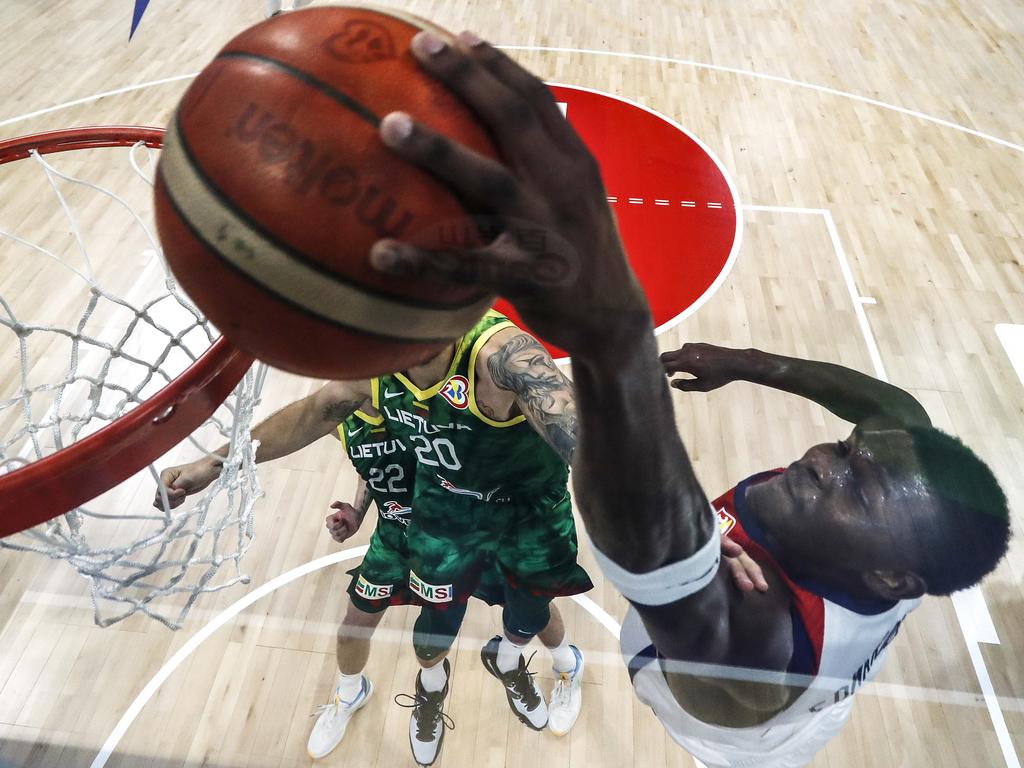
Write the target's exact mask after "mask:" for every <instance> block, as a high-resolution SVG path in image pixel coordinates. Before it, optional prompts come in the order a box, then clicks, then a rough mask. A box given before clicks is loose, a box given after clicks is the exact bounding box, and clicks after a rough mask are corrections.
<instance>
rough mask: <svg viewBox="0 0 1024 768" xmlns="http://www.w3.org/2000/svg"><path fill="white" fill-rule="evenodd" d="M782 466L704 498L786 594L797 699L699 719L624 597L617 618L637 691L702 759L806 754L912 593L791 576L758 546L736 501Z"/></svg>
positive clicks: (894, 627) (731, 761) (866, 671)
mask: <svg viewBox="0 0 1024 768" xmlns="http://www.w3.org/2000/svg"><path fill="white" fill-rule="evenodd" d="M781 471H782V470H775V471H773V472H766V473H762V474H760V475H755V476H754V477H751V478H748V479H747V480H745V481H743V482H742V483H740V484H739V485H737V486H736V487H735V488H734V489H733V490H731V491H729V492H728V493H726V494H725V495H723V496H721V497H720V498H718V499H716V500H715V501H713V502H712V507H713V508H714V510H715V513H716V514H717V516H718V522H719V526H720V528H721V531H722V533H723V534H728V535H729V537H730V538H732V539H733V541H735V542H737V543H738V544H740V545H742V546H743V548H744V549H745V550H746V551H747V553H748V554H749V555H751V556H752V557H753V558H754V559H755V560H756V561H757V562H758V563H759V564H760V565H761V567H762V568H771V569H772V570H773V571H774V572H775V573H777V574H778V575H779V577H780V578H781V579H782V580H783V582H784V583H785V585H786V587H788V589H789V591H790V593H791V595H792V603H791V617H792V624H793V657H792V660H791V662H790V665H789V668H788V669H787V670H785V672H786V673H789V674H793V675H803V676H806V677H809V678H811V679H812V681H811V683H810V685H809V687H808V688H807V690H805V691H804V693H803V694H802V695H800V696H799V698H797V699H796V701H794V702H793V703H792V704H791V705H790V706H789V707H787V708H786V709H785V710H784V711H782V712H779V713H778V714H777V715H775V716H774V717H772V718H771V719H770V720H768V721H767V722H765V723H764V724H762V725H759V726H757V727H756V728H723V727H720V726H713V725H709V724H707V723H703V722H701V721H700V720H697V719H696V718H695V717H693V716H692V715H690V714H689V713H688V712H686V711H685V710H684V709H683V708H682V707H680V706H679V704H678V703H677V702H676V701H675V698H674V697H673V696H672V693H671V691H670V690H669V688H668V684H667V683H666V681H665V676H664V674H663V672H662V669H661V666H660V664H659V663H658V652H657V649H656V648H655V647H654V644H653V643H652V642H651V639H650V637H649V635H648V634H647V631H646V629H645V628H644V625H643V623H642V621H641V620H640V617H639V616H638V615H637V613H636V610H635V609H633V608H632V607H631V608H630V609H629V613H628V615H627V616H626V619H625V621H624V623H623V627H622V635H621V646H622V653H623V658H624V660H625V662H626V664H627V666H628V668H629V671H630V677H631V678H632V680H633V686H634V688H635V689H636V694H637V697H638V698H639V699H640V700H641V701H642V702H644V703H645V704H647V705H648V706H650V707H651V708H652V709H653V710H654V711H655V714H656V715H657V716H658V719H660V720H661V722H662V724H663V725H664V726H665V728H666V730H668V732H669V733H670V734H671V735H672V737H673V738H674V739H675V740H676V741H677V742H678V743H679V744H681V745H682V746H683V747H684V748H686V749H687V750H688V751H689V752H691V754H693V755H694V756H695V757H698V758H699V759H701V760H703V761H704V762H705V763H707V764H708V765H715V766H719V765H720V766H731V767H732V768H740V766H747V765H750V766H755V765H756V766H780V767H781V766H787V767H788V766H799V765H803V764H804V763H805V762H807V761H808V760H810V758H811V757H812V756H813V755H814V753H815V752H816V751H817V750H818V749H820V748H821V746H822V745H824V743H825V742H826V741H827V740H828V739H829V738H831V737H832V736H833V735H835V733H836V732H838V730H839V729H840V728H841V727H842V725H843V723H844V722H845V720H846V718H847V717H848V715H849V710H850V697H851V696H852V695H853V694H854V693H855V692H856V691H857V689H859V688H860V687H861V686H862V685H864V684H865V683H867V682H868V681H869V680H871V678H873V677H874V676H875V673H876V672H877V671H878V669H879V668H880V667H881V665H882V661H883V660H884V658H885V653H886V649H887V647H888V646H889V644H890V643H891V642H892V641H893V639H894V638H895V637H896V634H897V632H898V631H899V628H900V623H901V622H902V621H903V618H904V617H905V616H906V615H907V614H908V613H909V612H910V611H911V610H913V609H914V608H915V607H916V606H917V604H918V603H919V602H920V601H919V600H901V601H896V602H891V601H881V600H863V599H857V598H853V597H851V596H850V595H846V594H843V593H840V592H837V591H835V590H832V589H829V588H828V587H825V586H824V585H821V584H816V583H813V582H810V581H806V580H797V579H793V578H790V576H789V575H788V574H786V573H785V572H784V571H783V570H782V567H781V566H780V565H779V564H778V562H776V560H775V558H774V557H772V555H771V553H770V552H769V551H768V550H767V549H766V548H765V546H764V544H763V536H762V534H761V531H760V529H759V528H758V526H757V523H756V521H755V520H754V519H753V517H752V516H750V515H749V514H748V513H747V510H746V505H745V494H746V489H747V488H748V487H750V486H751V485H753V484H756V483H758V482H763V481H764V480H767V479H769V478H771V477H772V476H774V475H776V474H778V473H779V472H781ZM822 546H828V543H827V542H823V543H822ZM781 677H782V675H780V678H781ZM805 680H806V678H805Z"/></svg>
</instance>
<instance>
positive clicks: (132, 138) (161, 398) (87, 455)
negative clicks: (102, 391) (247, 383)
mask: <svg viewBox="0 0 1024 768" xmlns="http://www.w3.org/2000/svg"><path fill="white" fill-rule="evenodd" d="M163 134H164V131H163V129H162V128H147V127H140V126H125V125H116V126H94V127H88V128H69V129H66V130H60V131H49V132H47V133H39V134H34V135H31V136H22V137H18V138H15V139H9V140H6V141H0V165H2V164H3V163H7V162H11V161H14V160H20V159H22V158H25V157H28V156H29V150H32V149H35V150H37V151H38V152H40V153H41V154H49V153H53V152H65V151H69V150H75V149H93V148H97V147H126V146H131V145H133V144H136V143H138V142H140V141H141V142H144V143H145V144H146V146H148V147H152V148H154V149H158V148H160V147H161V146H163ZM252 364H253V358H252V357H251V356H250V355H247V354H245V353H243V352H241V351H240V350H238V349H236V348H235V347H233V346H231V345H230V344H229V343H228V342H227V341H226V340H225V339H224V338H223V337H222V338H219V339H217V340H216V341H215V342H214V343H213V344H212V345H211V347H210V348H209V349H208V350H206V352H204V353H203V355H202V356H201V357H200V358H199V359H198V360H197V361H196V362H194V363H193V364H192V365H190V366H189V367H188V369H187V370H185V372H184V373H182V374H181V375H180V376H178V377H177V378H176V379H175V380H174V381H172V382H170V383H169V384H167V385H166V386H165V387H163V389H161V390H160V391H159V392H157V393H156V394H155V395H153V396H152V397H151V398H149V399H148V400H147V401H146V402H144V403H142V404H141V405H139V406H137V407H136V408H135V409H133V410H132V411H130V412H129V413H127V414H125V415H124V416H122V417H121V418H119V419H117V420H116V421H113V422H111V423H110V424H108V425H107V426H105V427H103V429H100V430H99V431H97V432H95V433H93V434H91V435H89V436H88V437H86V438H83V439H82V440H79V441H78V442H76V443H74V444H73V445H69V446H68V447H66V448H64V449H62V450H60V451H57V452H56V453H53V454H50V455H49V456H46V457H44V458H42V459H38V460H36V461H34V462H32V463H31V464H28V465H26V466H24V467H21V468H19V469H16V470H13V471H11V472H9V473H7V474H6V475H2V476H0V538H3V537H4V536H10V535H11V534H13V533H17V532H18V531H22V530H24V529H26V528H31V527H32V526H34V525H39V524H40V523H44V522H46V521H47V520H50V519H52V518H54V517H57V516H58V515H62V514H64V513H65V512H68V511H69V510H71V509H74V508H75V507H78V506H81V505H82V504H85V503H86V502H88V501H89V500H90V499H93V498H95V497H96V496H99V495H100V494H101V493H104V492H105V491H108V490H110V489H111V488H113V487H114V486H115V485H117V484H118V483H121V482H123V481H125V480H127V479H128V478H129V477H131V476H132V475H134V474H135V473H136V472H138V471H139V470H140V469H142V468H143V467H146V466H147V465H149V464H151V463H152V462H154V461H156V460H157V459H158V458H159V457H160V456H162V455H163V454H165V453H167V451H169V450H170V449H171V448H173V447H174V446H175V445H177V444H178V443H180V442H181V441H182V440H184V439H185V438H186V437H188V436H189V435H190V434H191V433H192V432H193V431H195V429H196V428H197V427H199V426H200V425H201V424H202V423H203V422H204V421H206V420H207V419H208V418H209V417H210V416H211V415H212V414H213V412H214V411H216V410H217V407H218V406H219V405H220V404H221V403H222V402H224V399H225V398H227V396H228V395H230V394H231V392H232V390H234V388H235V386H236V385H237V384H238V382H239V381H240V380H241V378H242V376H244V375H245V372H246V371H247V370H249V367H250V366H251V365H252Z"/></svg>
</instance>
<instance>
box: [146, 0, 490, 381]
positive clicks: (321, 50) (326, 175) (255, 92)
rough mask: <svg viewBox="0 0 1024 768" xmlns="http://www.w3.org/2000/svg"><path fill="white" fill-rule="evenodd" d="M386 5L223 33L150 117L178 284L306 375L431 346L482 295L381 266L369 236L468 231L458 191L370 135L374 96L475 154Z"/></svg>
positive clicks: (346, 374)
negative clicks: (193, 74)
mask: <svg viewBox="0 0 1024 768" xmlns="http://www.w3.org/2000/svg"><path fill="white" fill-rule="evenodd" d="M425 28H429V29H430V30H431V31H433V32H434V33H435V34H439V35H442V36H444V37H446V38H448V39H450V38H451V35H450V34H449V33H447V32H445V31H443V30H440V29H438V28H437V27H434V26H433V25H431V24H429V23H428V22H426V21H423V20H422V19H418V18H416V17H414V16H410V15H408V14H404V13H401V12H398V11H385V10H370V9H367V8H363V7H358V8H357V7H338V6H334V7H322V8H311V9H308V10H303V11H297V12H293V13H287V14H283V15H281V16H277V17H275V18H272V19H270V20H268V21H265V22H263V23H261V24H257V25H256V26H254V27H251V28H250V29H247V30H246V31H245V32H243V33H241V34H240V35H238V36H237V37H236V38H235V39H234V40H232V41H231V42H230V43H228V44H227V45H226V46H225V47H224V49H223V50H222V51H221V52H220V53H219V54H218V55H217V57H216V58H215V59H214V60H213V61H212V62H211V63H210V64H209V66H207V67H206V68H205V69H204V70H203V71H202V72H201V73H200V74H199V76H198V77H197V78H196V80H195V82H194V83H193V84H192V86H191V87H190V88H189V89H188V91H187V92H186V94H185V96H184V98H183V99H182V100H181V103H180V104H179V105H178V109H177V112H176V113H175V115H174V117H173V119H172V121H171V124H170V126H169V127H168V129H167V135H166V138H165V145H164V150H163V153H162V155H161V158H160V166H159V172H158V175H157V183H156V194H155V197H156V221H157V228H158V230H159V233H160V240H161V242H162V244H163V247H164V252H165V255H166V258H167V261H168V263H169V265H170V267H171V270H172V271H173V272H174V275H175V277H176V278H177V279H178V281H179V282H180V284H181V286H182V288H184V290H185V292H186V293H187V294H188V295H189V296H190V297H191V298H192V300H193V301H195V303H196V305H197V306H198V307H199V309H200V310H201V311H202V312H203V313H205V314H206V316H207V317H208V318H209V319H210V321H211V322H212V323H213V324H214V325H215V326H217V327H218V328H219V329H220V331H221V332H222V333H223V334H224V335H225V337H227V339H228V340H229V341H231V342H232V343H234V344H236V345H237V346H238V347H240V348H242V349H243V350H245V351H246V352H249V353H250V354H252V355H254V356H255V357H257V358H259V359H261V360H264V361H266V362H267V363H269V364H271V365H273V366H275V367H278V368H283V369H285V370H288V371H292V372H294V373H299V374H303V375H306V376H313V377H317V378H338V379H341V378H345V379H353V378H364V377H368V376H373V375H376V374H381V373H388V372H392V371H398V370H402V369H404V368H407V367H408V366H410V365H414V364H416V363H419V362H423V361H425V360H427V359H429V358H430V357H432V356H433V355H435V354H437V352H439V351H440V350H441V349H443V348H444V346H445V345H446V344H448V343H449V342H450V341H451V340H452V339H454V338H456V337H458V336H459V335H461V334H462V333H464V332H465V331H466V330H467V329H468V328H470V327H471V326H472V325H473V324H474V323H475V322H476V320H477V319H478V318H479V317H481V316H482V315H483V314H484V312H486V310H487V309H488V308H489V306H490V304H491V300H492V297H491V296H487V295H483V294H481V292H480V291H478V290H475V289H473V288H470V287H463V286H452V287H446V286H435V285H428V284H425V283H423V282H419V281H416V280H414V279H411V278H409V279H399V278H394V277H388V276H384V275H381V274H380V273H378V272H376V271H375V270H374V269H373V268H372V267H371V266H370V263H369V252H370V248H371V246H372V245H373V244H374V243H375V242H376V241H377V240H379V239H381V238H384V237H390V238H397V239H399V240H404V241H406V242H411V243H414V244H416V245H419V246H422V247H425V248H441V247H444V246H446V245H447V246H448V247H451V246H452V245H453V244H458V245H459V246H460V247H465V246H473V245H478V244H479V242H478V240H477V239H476V238H477V234H476V230H475V229H474V228H473V227H472V226H471V224H470V222H469V221H468V219H467V215H466V213H465V211H464V210H463V209H462V207H461V206H460V204H459V202H458V201H457V200H456V199H455V198H454V197H453V196H452V195H451V194H450V193H449V192H448V191H447V189H446V188H445V187H443V186H442V185H441V184H440V183H439V182H438V181H436V180H435V179H434V178H433V177H432V176H430V175H429V174H427V173H425V172H423V171H421V170H419V169H418V168H416V167H413V166H412V165H410V164H408V163H405V162H404V161H402V160H401V159H399V157H398V156H397V155H395V154H394V153H393V152H392V151H391V150H389V149H388V148H387V147H386V146H385V145H384V144H383V143H382V142H381V140H380V138H379V136H378V124H379V121H380V119H381V118H383V117H384V116H385V115H386V114H388V113H389V112H392V111H395V110H403V111H405V112H408V113H410V114H411V115H412V116H413V118H414V119H416V120H418V121H419V122H421V123H423V124H425V125H428V126H430V127H431V128H433V129H435V130H437V131H439V132H441V133H443V134H445V135H447V136H449V137H451V138H452V139H454V140H456V141H458V142H460V143H462V144H465V145H466V146H468V147H470V148H472V149H474V150H476V151H478V152H480V153H482V154H485V155H487V156H490V157H495V156H496V151H495V149H494V147H493V145H492V144H491V141H490V139H489V138H488V136H487V133H486V132H485V130H484V129H483V128H482V127H481V126H480V125H479V124H478V123H477V122H476V120H475V118H474V116H473V115H472V113H471V112H470V111H469V109H468V108H467V107H466V106H465V105H463V104H462V102H460V101H459V100H458V99H457V98H455V97H454V96H453V95H452V94H451V93H450V92H449V91H447V90H446V89H445V88H444V87H443V86H442V85H441V84H440V83H439V82H437V81H435V80H433V79H432V78H430V77H429V76H428V75H426V74H425V73H424V72H423V70H421V69H420V67H419V66H418V65H417V63H416V61H415V59H414V58H413V55H412V53H411V52H410V51H409V44H410V42H411V40H412V38H413V37H414V36H415V35H416V33H418V32H419V31H420V30H421V29H425Z"/></svg>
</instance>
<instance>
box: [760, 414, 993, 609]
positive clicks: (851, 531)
mask: <svg viewBox="0 0 1024 768" xmlns="http://www.w3.org/2000/svg"><path fill="white" fill-rule="evenodd" d="M748 499H749V500H750V504H751V505H752V507H753V509H754V511H755V513H756V515H757V518H758V522H759V523H760V525H761V526H762V528H763V530H764V533H765V535H766V538H767V540H768V541H769V543H770V545H771V546H773V547H774V548H775V550H776V552H777V553H778V555H779V557H780V558H781V559H782V560H783V561H784V565H785V567H786V568H787V570H788V571H790V572H791V573H793V574H794V575H796V576H803V577H806V578H812V579H815V580H817V581H819V582H821V583H822V584H825V585H827V586H832V587H836V588H841V589H844V590H846V591H848V592H850V593H851V594H854V595H860V596H864V597H879V598H884V599H900V598H912V597H918V596H920V595H922V594H925V593H928V594H933V595H948V594H950V593H951V592H954V591H957V590H960V589H965V588H967V587H971V586H973V585H975V584H977V583H978V582H979V581H980V580H981V578H982V577H983V576H985V575H986V574H987V573H989V572H990V571H992V570H993V569H994V568H995V567H996V565H997V563H998V562H999V561H1000V560H1001V559H1002V557H1003V555H1004V554H1005V553H1006V549H1007V546H1008V542H1009V537H1010V522H1009V510H1008V508H1007V502H1006V496H1005V494H1004V493H1003V491H1002V489H1001V488H1000V486H999V483H998V481H997V480H996V478H995V476H994V475H993V474H992V471H991V470H990V469H989V468H988V466H987V465H986V464H985V463H984V462H982V461H981V459H979V458H978V456H977V455H976V454H975V453H974V452H973V451H971V449H969V448H968V447H967V446H966V445H964V444H963V443H962V442H961V441H960V440H959V439H957V438H956V437H953V436H952V435H948V434H946V433H944V432H942V431H940V430H938V429H935V428H934V427H930V426H928V427H924V426H915V427H907V428H887V429H867V428H858V429H855V430H854V432H853V434H851V435H850V437H849V438H848V439H846V440H842V441H839V442H837V443H828V444H822V445H816V446H813V447H812V448H811V449H809V450H808V451H807V453H806V454H804V456H803V457H802V458H801V459H799V460H798V461H796V462H793V463H792V464H791V465H790V466H789V467H788V468H787V469H786V470H785V472H783V473H782V474H781V475H779V476H777V477H775V478H772V479H771V480H769V481H767V482H765V483H762V484H759V485H754V486H751V487H750V488H749V489H748Z"/></svg>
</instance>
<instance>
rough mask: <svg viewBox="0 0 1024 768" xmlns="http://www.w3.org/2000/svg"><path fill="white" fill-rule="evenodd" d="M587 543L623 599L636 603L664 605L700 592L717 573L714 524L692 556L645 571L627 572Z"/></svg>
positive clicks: (719, 542)
mask: <svg viewBox="0 0 1024 768" xmlns="http://www.w3.org/2000/svg"><path fill="white" fill-rule="evenodd" d="M590 543H591V546H592V547H593V549H594V557H595V558H596V559H597V564H598V566H599V567H600V568H601V571H602V572H603V573H604V575H605V576H606V577H607V578H608V580H609V581H610V582H611V583H612V584H613V585H614V586H615V588H616V589H617V590H618V591H619V592H620V593H621V594H622V596H623V597H624V598H626V599H627V600H629V601H630V602H631V603H636V604H637V605H667V604H668V603H674V602H675V601H676V600H682V599H683V598H684V597H689V596H690V595H694V594H696V593H697V592H700V591H701V590H702V589H704V587H706V586H707V585H708V584H710V583H711V580H712V579H713V578H715V574H717V573H718V562H719V560H720V559H721V552H722V534H721V532H720V531H719V528H718V524H717V523H715V524H714V525H713V526H712V532H711V538H710V539H708V541H707V543H706V544H705V545H704V546H702V547H701V548H700V549H699V550H697V551H696V552H695V553H694V554H693V555H691V556H690V557H688V558H686V559H685V560H680V561H679V562H677V563H670V564H669V565H666V566H663V567H661V568H659V569H658V570H656V571H650V572H649V573H631V572H630V571H627V570H626V569H625V568H623V567H622V566H621V565H619V564H618V563H616V562H613V561H612V560H611V559H610V558H609V557H608V556H607V555H605V554H604V553H603V552H601V550H599V549H598V548H597V547H596V546H593V544H594V542H593V541H591V542H590Z"/></svg>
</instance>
